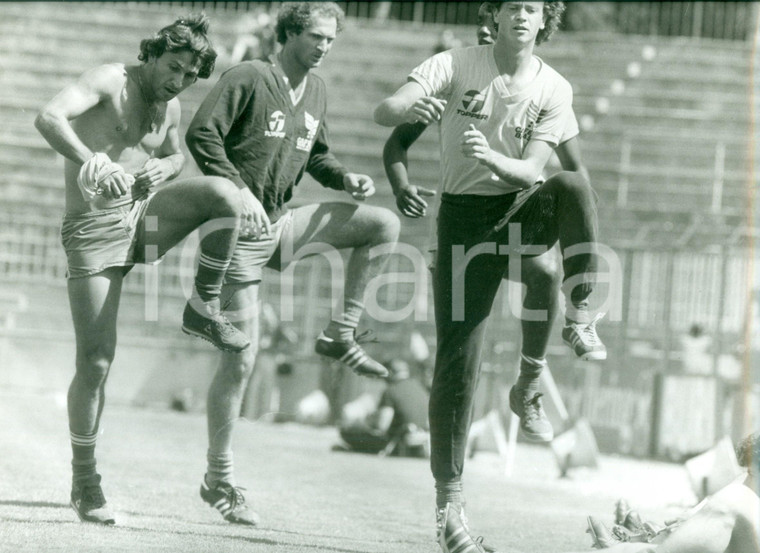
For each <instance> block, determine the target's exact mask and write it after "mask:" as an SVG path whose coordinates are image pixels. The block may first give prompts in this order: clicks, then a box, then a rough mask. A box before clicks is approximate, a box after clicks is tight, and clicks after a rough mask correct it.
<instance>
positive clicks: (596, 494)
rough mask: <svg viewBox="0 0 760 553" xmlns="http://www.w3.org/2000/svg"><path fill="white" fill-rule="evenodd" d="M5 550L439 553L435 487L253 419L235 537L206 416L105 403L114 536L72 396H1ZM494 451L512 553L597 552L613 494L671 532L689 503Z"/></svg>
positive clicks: (323, 440)
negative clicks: (217, 489) (212, 467)
mask: <svg viewBox="0 0 760 553" xmlns="http://www.w3.org/2000/svg"><path fill="white" fill-rule="evenodd" d="M0 420H2V421H3V422H2V424H1V425H0V475H2V478H0V551H2V552H6V551H7V552H14V553H15V552H22V551H23V552H37V551H39V552H48V551H66V552H70V551H78V552H121V551H123V552H129V553H134V552H152V551H156V552H178V553H179V552H181V553H194V552H212V553H223V552H238V551H240V552H243V551H244V552H247V553H258V552H264V551H266V552H273V553H278V552H283V553H284V552H287V553H302V552H307V551H308V552H314V551H316V552H336V553H436V552H438V551H439V550H438V548H437V546H436V544H435V517H434V508H433V481H432V477H431V476H430V471H429V468H428V462H427V461H426V460H422V459H400V458H379V457H376V456H371V455H361V454H350V453H338V452H332V451H331V450H330V447H331V445H332V444H334V443H335V442H336V441H337V432H336V430H335V429H334V428H313V427H305V426H299V425H295V424H271V423H252V422H242V423H241V424H239V426H238V428H237V431H236V435H235V440H236V443H235V464H236V474H237V479H238V484H239V485H242V486H245V487H246V488H247V491H246V497H247V498H248V500H249V501H250V502H251V503H252V504H253V506H254V507H255V508H256V510H257V511H258V512H259V514H260V515H261V519H262V523H261V526H260V527H258V528H241V527H236V526H232V525H230V524H228V523H226V522H225V521H223V520H222V518H221V516H220V515H219V514H218V513H217V512H216V511H215V510H213V509H211V508H210V507H208V506H206V504H205V503H203V502H202V501H201V499H200V497H199V495H198V488H199V485H200V481H201V477H202V475H203V473H204V470H205V452H206V430H205V418H204V415H203V414H198V413H191V414H187V413H174V412H170V411H163V410H150V409H136V408H132V407H128V406H119V405H106V410H105V413H104V416H103V420H102V425H101V426H102V430H103V432H102V435H101V436H100V438H99V441H98V450H97V456H98V469H99V472H100V473H101V474H102V476H103V489H104V492H105V494H106V498H107V499H108V502H109V504H110V505H111V507H112V509H113V510H114V512H115V514H116V519H117V523H116V526H113V527H99V526H96V525H92V524H84V523H81V522H79V520H78V518H77V517H76V514H75V513H74V512H73V511H72V510H71V508H70V507H69V505H68V495H69V491H70V464H69V462H70V457H71V452H70V447H69V443H68V423H67V416H66V408H65V403H64V400H63V397H62V396H52V395H49V394H47V395H32V394H26V393H24V394H21V393H14V392H11V391H8V390H0ZM503 468H504V466H503V462H502V460H501V459H499V458H498V457H497V456H496V455H495V454H492V453H479V454H477V455H476V456H475V457H474V458H472V459H470V460H468V461H467V466H466V481H465V492H466V497H467V500H468V508H467V509H468V515H469V518H470V525H471V527H472V530H473V532H474V533H476V534H483V535H485V536H486V537H487V539H488V541H489V543H493V544H495V545H498V546H499V547H501V548H502V550H503V551H504V552H505V553H527V552H541V553H552V552H556V553H560V552H566V551H583V550H590V540H589V538H588V536H587V535H586V534H584V530H585V518H586V516H587V515H589V514H593V515H595V516H599V517H601V518H602V520H604V521H606V522H608V523H609V522H611V519H612V508H613V504H614V501H615V499H616V498H618V497H626V498H628V500H629V501H630V502H631V503H632V505H634V506H635V507H637V508H638V509H639V510H640V511H641V512H642V514H644V515H645V516H646V517H647V518H650V519H652V520H662V519H663V518H665V517H667V516H670V515H672V514H674V513H677V512H678V511H680V509H681V508H683V507H686V506H688V503H689V502H690V501H691V500H692V498H691V496H690V495H689V492H688V489H687V484H686V477H685V474H684V473H683V471H682V469H681V467H678V466H675V465H668V464H661V463H652V462H641V461H633V460H630V459H615V458H609V457H605V458H603V459H602V460H601V464H600V468H599V469H598V470H593V471H591V470H584V471H577V472H576V473H573V474H571V477H570V478H565V479H559V478H558V472H557V468H556V466H555V463H554V460H553V457H552V454H551V452H550V450H549V449H548V448H542V447H536V446H527V445H522V444H521V445H519V446H518V451H517V460H516V464H515V469H514V473H513V474H512V475H511V476H510V477H507V476H505V475H504V474H503Z"/></svg>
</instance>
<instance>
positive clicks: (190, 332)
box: [182, 325, 251, 353]
mask: <svg viewBox="0 0 760 553" xmlns="http://www.w3.org/2000/svg"><path fill="white" fill-rule="evenodd" d="M182 332H184V333H185V334H187V335H189V336H195V337H196V338H201V339H202V340H206V341H207V342H208V343H209V344H211V345H212V346H214V347H215V348H216V349H218V350H221V351H225V352H227V353H240V352H241V351H244V350H246V349H248V348H249V347H250V345H251V344H250V342H249V343H248V344H246V345H245V346H244V347H242V348H232V347H222V346H220V345H219V344H216V343H214V341H213V340H211V339H210V338H209V337H208V336H206V335H205V334H203V333H201V332H198V331H197V330H193V329H192V328H188V327H186V326H185V325H182Z"/></svg>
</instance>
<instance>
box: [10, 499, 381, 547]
mask: <svg viewBox="0 0 760 553" xmlns="http://www.w3.org/2000/svg"><path fill="white" fill-rule="evenodd" d="M0 505H14V506H22V507H68V505H64V504H60V503H45V502H22V501H0ZM2 520H3V521H4V522H11V523H18V524H50V525H56V526H58V525H61V524H67V525H71V524H77V525H79V524H82V523H81V522H76V521H62V520H29V519H22V518H9V517H2ZM84 524H86V525H87V526H93V527H97V528H107V529H108V530H109V531H111V532H114V531H119V530H122V531H126V532H134V533H138V534H174V535H178V536H193V537H196V538H198V537H201V538H209V539H211V540H226V541H231V542H242V543H248V544H255V545H266V546H270V547H282V548H288V547H293V548H296V549H302V548H304V547H307V546H308V548H309V550H310V551H335V552H337V553H368V552H367V551H366V550H361V549H346V548H344V547H338V546H334V545H316V544H312V543H309V541H308V538H314V537H316V536H313V535H306V534H298V533H297V532H293V534H294V535H296V536H301V537H302V538H303V539H304V541H303V542H302V543H299V542H298V541H295V542H293V541H281V540H276V539H270V538H262V537H253V536H251V537H246V536H239V535H238V536H234V535H224V534H217V533H207V532H195V531H192V530H165V529H160V530H159V529H152V528H138V527H135V526H122V525H120V524H118V523H117V524H116V525H114V526H110V525H107V526H106V525H100V524H88V523H84ZM251 531H255V529H253V528H252V529H251ZM268 531H271V530H268ZM318 537H320V538H323V536H318ZM332 539H335V538H332ZM341 539H342V538H341ZM384 543H386V542H384Z"/></svg>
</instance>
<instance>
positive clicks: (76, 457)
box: [69, 432, 98, 482]
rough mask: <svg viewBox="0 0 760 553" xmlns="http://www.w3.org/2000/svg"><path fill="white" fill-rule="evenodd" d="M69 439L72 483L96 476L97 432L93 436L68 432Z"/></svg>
mask: <svg viewBox="0 0 760 553" xmlns="http://www.w3.org/2000/svg"><path fill="white" fill-rule="evenodd" d="M69 435H70V438H71V451H72V454H73V458H72V459H71V469H72V473H73V479H74V482H81V481H83V480H88V479H90V478H92V477H94V476H95V475H97V470H96V461H95V443H96V442H97V439H98V434H97V432H95V433H93V434H77V433H75V432H69Z"/></svg>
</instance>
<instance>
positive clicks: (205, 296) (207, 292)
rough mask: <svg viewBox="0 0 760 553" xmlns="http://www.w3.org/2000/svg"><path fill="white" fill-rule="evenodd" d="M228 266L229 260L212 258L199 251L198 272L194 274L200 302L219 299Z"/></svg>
mask: <svg viewBox="0 0 760 553" xmlns="http://www.w3.org/2000/svg"><path fill="white" fill-rule="evenodd" d="M229 266H230V259H229V258H218V257H213V256H211V255H208V254H207V253H205V252H203V251H201V255H200V260H199V261H198V272H197V273H195V289H196V291H197V292H198V296H199V297H200V298H201V300H203V301H204V302H208V301H211V300H213V299H216V298H218V297H219V294H221V292H222V282H223V281H224V274H225V273H226V272H227V267H229Z"/></svg>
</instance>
